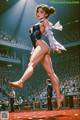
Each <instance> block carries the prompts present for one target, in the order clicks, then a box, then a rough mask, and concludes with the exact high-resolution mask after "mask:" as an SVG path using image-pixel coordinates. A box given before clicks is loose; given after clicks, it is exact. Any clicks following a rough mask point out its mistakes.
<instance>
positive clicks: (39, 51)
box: [9, 4, 66, 109]
mask: <svg viewBox="0 0 80 120" xmlns="http://www.w3.org/2000/svg"><path fill="white" fill-rule="evenodd" d="M54 13H55V9H54V8H53V7H49V6H47V5H45V4H41V5H39V6H37V7H36V16H37V17H38V18H39V20H40V21H39V22H38V23H37V24H35V25H34V26H33V27H32V28H31V29H30V33H31V34H30V37H31V41H32V44H33V46H34V50H33V51H32V54H31V57H30V62H29V64H28V68H27V69H26V71H25V73H24V74H23V76H22V77H21V79H20V80H19V81H16V82H9V84H10V85H11V86H17V87H19V88H22V87H23V84H24V82H25V81H26V80H28V78H30V77H31V76H32V74H33V72H34V68H35V66H36V65H37V64H38V63H39V62H41V63H42V65H43V67H44V69H45V70H46V72H47V74H48V76H49V77H50V79H51V81H52V84H53V86H54V88H55V91H56V95H57V103H58V109H60V106H61V103H62V101H63V97H62V96H61V94H60V90H59V87H60V82H59V79H58V77H57V76H56V74H55V72H54V70H53V68H52V62H51V58H50V48H49V46H48V44H47V43H46V42H45V41H43V40H42V39H41V36H42V34H45V35H46V36H47V37H48V39H49V42H50V47H51V48H52V49H53V50H54V51H56V52H58V53H59V54H60V53H61V50H60V49H62V50H66V49H65V48H64V47H63V46H62V45H61V44H60V43H58V42H57V41H56V40H55V38H54V36H53V34H52V31H51V29H52V28H54V29H59V30H61V29H62V26H61V25H60V24H59V22H58V23H56V24H55V25H54V26H52V23H50V22H49V21H48V20H47V18H48V17H49V16H50V15H51V14H54Z"/></svg>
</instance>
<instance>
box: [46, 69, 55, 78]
mask: <svg viewBox="0 0 80 120" xmlns="http://www.w3.org/2000/svg"><path fill="white" fill-rule="evenodd" d="M47 75H48V76H49V77H51V76H54V75H55V73H54V71H53V70H51V71H48V72H47Z"/></svg>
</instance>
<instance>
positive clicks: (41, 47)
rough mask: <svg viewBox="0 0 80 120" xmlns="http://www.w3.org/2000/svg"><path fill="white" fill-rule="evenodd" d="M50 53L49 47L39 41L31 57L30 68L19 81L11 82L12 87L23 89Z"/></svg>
mask: <svg viewBox="0 0 80 120" xmlns="http://www.w3.org/2000/svg"><path fill="white" fill-rule="evenodd" d="M48 51H49V47H48V45H47V44H46V43H45V42H44V41H42V40H38V41H37V42H36V48H35V50H34V52H33V54H32V55H31V57H30V62H29V64H28V68H27V69H26V71H25V72H24V74H23V76H22V77H21V79H20V80H19V81H16V82H9V84H10V85H11V86H17V87H19V88H22V87H23V83H24V82H25V81H26V80H28V79H29V78H30V77H31V76H32V74H33V72H34V68H35V66H36V65H37V64H38V63H39V62H40V61H41V60H42V58H43V57H44V56H45V54H47V52H48Z"/></svg>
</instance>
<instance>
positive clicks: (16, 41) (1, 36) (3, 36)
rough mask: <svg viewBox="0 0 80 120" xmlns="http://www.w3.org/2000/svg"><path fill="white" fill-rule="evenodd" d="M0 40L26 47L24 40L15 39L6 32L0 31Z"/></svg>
mask: <svg viewBox="0 0 80 120" xmlns="http://www.w3.org/2000/svg"><path fill="white" fill-rule="evenodd" d="M0 40H3V41H6V42H10V43H12V44H20V45H26V46H27V45H28V43H27V42H26V40H23V39H21V38H20V37H17V38H16V37H15V36H13V35H11V34H9V33H8V32H4V31H0Z"/></svg>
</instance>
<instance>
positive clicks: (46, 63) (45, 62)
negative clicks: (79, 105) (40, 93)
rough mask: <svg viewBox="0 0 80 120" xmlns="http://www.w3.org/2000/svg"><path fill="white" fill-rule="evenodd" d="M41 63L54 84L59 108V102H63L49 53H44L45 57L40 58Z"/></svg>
mask: <svg viewBox="0 0 80 120" xmlns="http://www.w3.org/2000/svg"><path fill="white" fill-rule="evenodd" d="M41 63H42V65H43V67H44V69H45V70H46V72H47V74H48V76H49V77H50V79H51V81H52V84H53V86H54V89H55V91H56V95H57V103H58V109H60V107H61V103H62V102H63V97H62V96H61V94H60V82H59V79H58V77H57V76H56V74H55V73H54V70H53V66H52V61H51V58H50V55H49V54H46V55H45V57H44V58H43V59H42V60H41Z"/></svg>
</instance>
